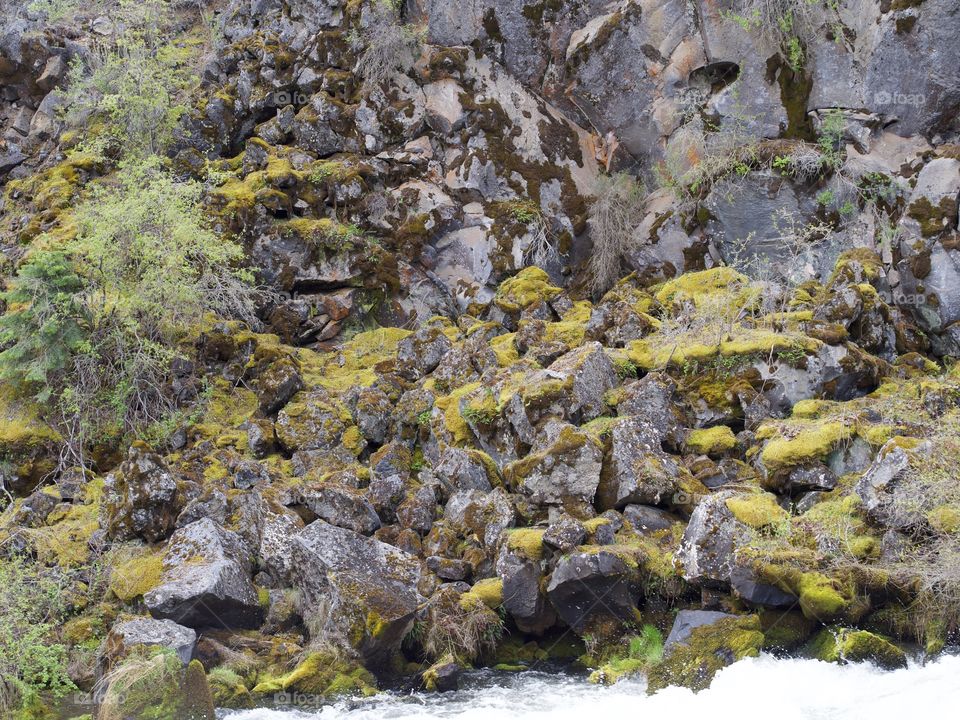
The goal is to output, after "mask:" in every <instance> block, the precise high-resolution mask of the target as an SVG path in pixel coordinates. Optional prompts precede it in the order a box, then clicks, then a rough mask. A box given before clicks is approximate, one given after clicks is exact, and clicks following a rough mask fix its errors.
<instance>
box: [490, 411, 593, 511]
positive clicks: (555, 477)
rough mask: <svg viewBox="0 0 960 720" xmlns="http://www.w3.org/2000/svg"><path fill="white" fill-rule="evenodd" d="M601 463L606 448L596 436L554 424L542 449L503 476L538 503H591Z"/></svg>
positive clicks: (541, 440) (545, 429) (532, 453)
mask: <svg viewBox="0 0 960 720" xmlns="http://www.w3.org/2000/svg"><path fill="white" fill-rule="evenodd" d="M602 460H603V448H602V447H601V445H600V443H599V442H597V441H596V440H595V439H594V438H593V437H591V436H590V435H588V434H587V433H585V432H581V431H580V430H578V429H577V428H575V427H573V426H572V425H568V424H566V423H551V424H549V425H548V426H547V427H546V428H544V430H543V437H542V438H541V439H540V446H539V447H535V448H534V449H533V450H532V451H531V453H530V454H529V455H528V456H527V457H525V458H524V459H523V460H518V461H517V462H515V463H511V464H510V465H508V466H507V467H506V468H505V469H504V476H505V477H506V478H507V479H508V481H509V482H510V483H511V485H512V486H513V487H515V488H517V489H518V490H519V491H520V492H522V493H523V494H524V495H526V496H528V497H529V498H530V499H531V501H532V502H535V503H537V504H552V505H559V504H562V503H563V502H564V501H565V500H573V501H580V502H584V503H590V502H592V501H593V497H594V495H595V494H596V492H597V486H598V485H599V484H600V467H601V461H602Z"/></svg>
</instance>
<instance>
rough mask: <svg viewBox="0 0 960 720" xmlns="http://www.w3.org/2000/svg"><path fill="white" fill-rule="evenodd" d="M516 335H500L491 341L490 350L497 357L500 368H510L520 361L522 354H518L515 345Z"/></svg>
mask: <svg viewBox="0 0 960 720" xmlns="http://www.w3.org/2000/svg"><path fill="white" fill-rule="evenodd" d="M516 337H517V334H516V333H508V334H506V335H498V336H497V337H495V338H493V339H492V340H491V341H490V349H491V350H493V353H494V355H496V356H497V364H498V365H499V366H500V367H510V366H511V365H513V364H514V363H515V362H517V361H518V360H519V359H520V353H518V352H517V346H516V345H515V344H514V342H513V341H514V338H516Z"/></svg>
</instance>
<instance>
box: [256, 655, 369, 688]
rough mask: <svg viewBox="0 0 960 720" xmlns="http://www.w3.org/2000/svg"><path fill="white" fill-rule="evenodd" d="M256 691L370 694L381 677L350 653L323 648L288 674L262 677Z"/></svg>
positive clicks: (308, 656)
mask: <svg viewBox="0 0 960 720" xmlns="http://www.w3.org/2000/svg"><path fill="white" fill-rule="evenodd" d="M252 692H253V694H254V695H273V694H275V693H282V692H289V693H298V694H304V695H313V696H315V697H318V698H332V697H336V696H338V695H364V696H366V695H373V694H375V693H376V692H377V680H376V678H374V676H373V675H372V674H371V673H370V672H369V671H367V670H366V669H365V668H364V667H363V666H362V665H360V664H359V663H357V662H356V661H353V660H350V659H349V657H348V656H347V655H344V654H341V653H338V652H334V651H323V652H313V653H310V654H309V655H307V657H306V658H304V659H303V660H302V661H301V662H300V663H299V664H298V665H297V666H296V667H295V668H294V669H293V670H291V671H290V672H289V673H287V674H286V675H282V676H279V677H274V678H266V679H264V680H262V681H261V682H260V683H258V684H257V685H256V686H254V688H253V690H252Z"/></svg>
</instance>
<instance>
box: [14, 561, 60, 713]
mask: <svg viewBox="0 0 960 720" xmlns="http://www.w3.org/2000/svg"><path fill="white" fill-rule="evenodd" d="M60 581H61V578H60V576H58V575H56V574H54V573H53V571H47V570H45V569H42V568H39V567H38V566H36V565H33V564H30V563H28V561H26V560H24V559H23V558H21V557H19V556H14V557H10V558H4V560H3V561H2V562H0V714H3V716H4V717H7V713H10V712H12V711H13V710H15V709H16V708H18V707H24V706H28V705H30V704H32V703H35V702H36V700H37V696H38V694H39V693H46V694H49V695H51V696H54V697H59V696H62V695H63V694H65V693H66V692H69V691H70V690H71V689H73V683H71V682H70V679H69V678H68V677H67V650H66V648H65V647H64V646H63V645H61V644H59V643H57V642H56V641H55V638H54V633H55V630H56V628H57V627H58V625H59V622H60V620H61V619H62V614H63V609H64V607H63V599H62V588H61V584H60Z"/></svg>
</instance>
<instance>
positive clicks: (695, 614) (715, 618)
mask: <svg viewBox="0 0 960 720" xmlns="http://www.w3.org/2000/svg"><path fill="white" fill-rule="evenodd" d="M733 617H736V615H731V614H730V613H725V612H716V611H714V610H681V611H680V612H678V613H677V617H676V619H674V621H673V626H672V627H671V628H670V634H669V635H667V639H666V640H664V641H663V650H664V652H667V651H669V650H670V649H671V648H673V646H674V645H676V644H678V643H683V644H685V643H686V642H687V640H689V638H690V634H691V633H692V632H693V631H694V629H695V628H698V627H703V626H704V625H713V624H714V623H717V622H719V621H720V620H723V619H724V618H733Z"/></svg>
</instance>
